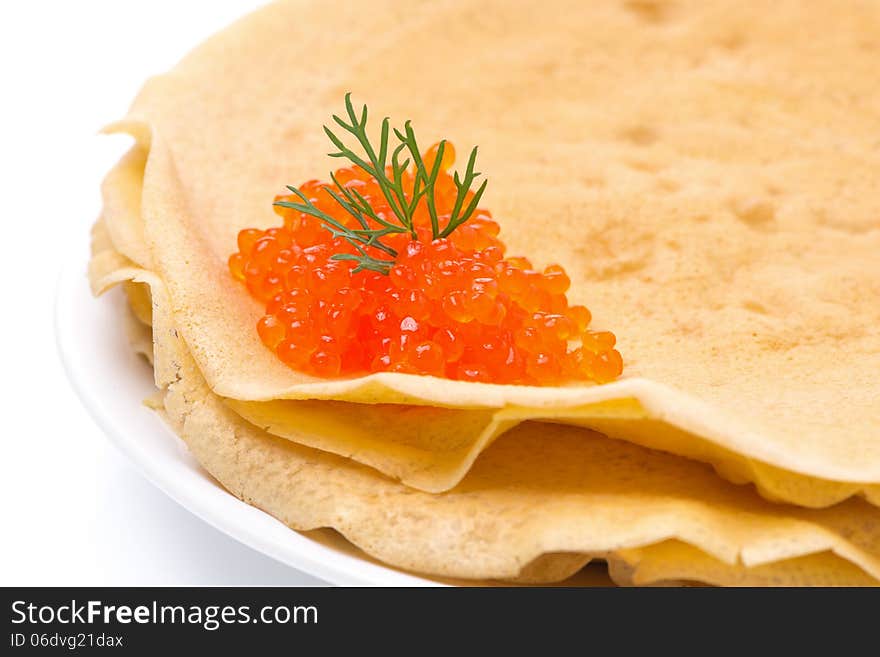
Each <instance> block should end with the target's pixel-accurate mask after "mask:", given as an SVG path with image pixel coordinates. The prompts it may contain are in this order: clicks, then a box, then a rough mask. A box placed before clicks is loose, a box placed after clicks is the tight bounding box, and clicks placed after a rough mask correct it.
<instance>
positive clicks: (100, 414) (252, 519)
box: [55, 261, 440, 586]
mask: <svg viewBox="0 0 880 657" xmlns="http://www.w3.org/2000/svg"><path fill="white" fill-rule="evenodd" d="M85 270H86V266H85V264H84V263H83V262H81V261H76V262H73V263H71V264H70V265H69V266H68V267H66V268H65V270H64V272H63V273H62V277H61V281H60V282H59V286H58V298H57V302H56V317H55V321H56V333H57V336H58V346H59V349H60V351H61V358H62V360H63V362H64V366H65V369H66V370H67V374H68V376H69V377H70V380H71V382H72V383H73V387H74V389H75V390H76V392H77V394H78V395H79V397H80V399H82V401H83V404H85V406H86V408H87V409H88V411H89V412H90V413H91V415H92V417H93V418H94V419H95V421H96V422H97V423H98V425H99V426H100V427H101V428H102V429H103V430H104V432H105V433H106V434H107V436H108V437H109V438H110V440H111V441H112V442H113V444H114V445H116V447H117V448H118V449H120V450H121V451H122V452H123V453H124V454H125V455H126V456H128V458H129V459H131V461H133V462H134V464H135V465H136V467H137V468H138V469H139V470H140V471H141V472H142V473H143V474H144V476H145V477H146V478H147V479H148V480H150V481H151V482H152V483H153V484H154V485H156V486H157V487H158V488H159V489H160V490H162V491H164V492H165V493H166V494H167V495H168V496H169V497H171V498H172V499H173V500H175V501H176V502H177V503H178V504H180V505H181V506H183V507H184V508H186V509H188V510H189V511H190V512H192V513H194V514H195V515H196V516H198V517H199V518H201V519H202V520H204V521H205V522H207V523H208V524H210V525H212V526H214V527H216V528H217V529H218V530H220V531H222V532H224V533H225V534H228V535H229V536H231V537H233V538H235V539H236V540H238V541H240V542H241V543H244V544H245V545H247V546H249V547H251V548H253V549H254V550H257V551H258V552H262V553H263V554H266V555H268V556H270V557H272V558H274V559H277V560H278V561H280V562H282V563H285V564H288V565H290V566H293V567H294V568H297V569H298V570H301V571H303V572H305V573H308V574H310V575H314V576H315V577H318V578H319V579H322V580H324V581H327V582H330V583H332V584H339V585H346V586H365V585H366V586H369V585H381V586H438V585H440V584H439V583H438V582H435V581H432V580H429V579H424V578H421V577H416V576H414V575H409V574H407V573H403V572H400V571H398V570H394V569H392V568H388V567H385V566H382V565H381V564H378V563H376V562H373V561H370V560H368V557H366V556H361V555H359V553H358V552H357V551H356V550H355V549H353V548H352V547H351V546H349V545H348V544H347V543H346V542H345V541H343V540H334V539H333V535H332V534H330V533H321V532H317V533H312V532H309V535H308V536H307V535H303V534H300V533H297V532H295V531H292V530H291V529H289V528H288V527H286V526H285V525H284V524H282V523H281V522H279V521H278V520H276V519H275V518H273V517H272V516H270V515H268V514H266V513H263V512H262V511H260V510H259V509H256V508H254V507H252V506H249V505H247V504H245V503H244V502H242V501H240V500H239V499H238V498H236V497H235V496H233V495H231V494H230V493H228V492H227V491H226V490H225V489H223V488H222V487H221V486H220V485H219V484H218V483H217V482H216V481H215V480H214V479H212V478H211V476H210V475H208V474H207V473H206V472H205V471H204V470H203V469H202V468H201V466H200V465H199V464H198V463H197V462H196V460H195V459H194V458H193V457H192V456H191V455H190V454H189V452H188V451H187V449H186V446H185V445H184V444H183V442H182V441H181V440H180V439H179V438H178V437H177V436H176V435H175V434H174V432H172V431H171V430H170V429H169V428H168V427H167V426H166V425H165V424H164V422H163V421H162V420H161V419H160V418H159V416H157V415H156V414H155V413H154V412H153V411H151V410H149V409H148V408H146V407H145V406H144V405H143V404H142V403H141V402H142V400H143V399H144V398H146V397H148V396H149V395H151V394H152V393H154V392H155V387H154V386H153V379H152V370H151V369H150V368H149V366H147V364H146V363H145V362H144V361H143V359H142V358H141V357H140V356H137V355H136V354H134V353H133V351H132V349H131V347H130V346H129V344H128V338H127V337H126V335H125V330H124V326H123V322H122V312H123V310H124V304H125V299H124V295H122V294H121V291H120V290H113V291H111V292H110V293H108V294H106V295H104V296H103V297H102V298H100V299H94V298H93V297H92V295H91V293H90V292H89V289H88V284H87V281H86V276H85ZM312 534H314V536H315V537H316V538H313V537H311V536H312ZM319 539H320V540H319Z"/></svg>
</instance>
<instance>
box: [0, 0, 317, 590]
mask: <svg viewBox="0 0 880 657" xmlns="http://www.w3.org/2000/svg"><path fill="white" fill-rule="evenodd" d="M259 4H260V3H258V2H255V1H254V0H212V2H200V1H197V0H176V1H168V0H150V1H149V2H146V1H141V0H115V1H111V0H106V1H99V0H80V1H79V2H68V1H63V0H58V1H56V2H45V1H42V2H41V1H36V0H27V1H25V2H11V1H3V2H0V93H2V97H0V195H2V197H0V198H2V202H0V208H2V215H3V216H2V220H0V221H2V223H0V281H2V282H0V285H2V288H0V289H2V296H0V302H2V310H0V327H2V329H0V330H2V333H0V336H2V339H0V358H2V360H0V368H2V369H0V386H2V401H3V404H2V412H0V440H2V452H0V510H2V516H0V521H2V524H0V585H162V584H168V585H174V584H218V585H220V584H318V583H320V582H318V580H315V579H314V578H312V577H309V576H307V575H304V574H302V573H298V572H297V571H294V570H292V569H290V568H288V567H286V566H282V565H281V564H279V563H276V562H274V561H272V560H270V559H268V558H267V557H264V556H262V555H259V554H257V553H256V552H253V551H251V550H250V549H249V548H246V547H244V546H242V545H240V544H238V543H236V542H235V541H233V540H232V539H230V538H227V537H226V536H225V535H223V534H220V533H219V532H217V531H216V530H214V529H212V528H211V527H209V526H208V525H206V524H204V523H203V522H202V521H200V520H198V519H196V518H195V517H194V516H191V515H190V514H189V513H188V512H187V511H185V510H183V509H182V508H180V507H178V506H177V505H176V504H175V503H174V502H172V501H171V500H170V499H168V498H166V497H165V496H164V494H163V493H161V492H159V491H158V490H156V489H154V488H153V487H152V485H151V484H149V483H147V482H146V481H145V480H144V479H142V478H141V476H140V475H139V474H138V473H137V472H136V471H135V470H134V468H133V467H132V466H130V465H129V464H128V463H127V462H126V461H125V460H124V459H123V457H122V456H120V455H118V454H117V453H116V452H115V451H113V449H112V448H111V447H110V445H109V443H108V442H107V440H106V439H105V438H104V436H103V435H102V434H101V432H100V430H99V429H98V428H97V427H96V426H95V424H94V423H93V422H92V421H91V419H90V418H89V417H88V415H87V414H86V412H85V410H84V409H83V408H82V407H81V406H80V404H79V401H78V400H77V398H76V396H75V395H74V393H73V392H72V390H71V388H70V386H69V385H68V382H67V380H66V378H65V375H64V373H63V371H62V368H61V365H60V362H59V360H58V356H57V349H56V346H55V336H54V328H53V302H54V296H55V287H56V284H57V280H58V275H59V271H60V269H61V266H62V264H63V263H64V262H65V261H69V260H70V259H71V258H74V257H78V258H79V259H80V261H82V262H83V263H85V260H86V253H87V248H88V239H87V236H88V230H89V226H90V225H91V223H92V222H93V220H94V219H95V218H96V217H97V215H98V212H99V210H100V196H99V185H100V181H101V178H102V177H103V174H104V172H105V171H106V170H107V169H108V168H109V167H110V166H112V164H113V163H114V162H115V161H116V160H117V159H118V158H119V157H120V156H121V154H122V153H123V152H124V151H125V150H126V148H127V145H128V140H127V139H126V138H124V137H122V136H115V137H103V136H98V135H97V132H98V130H99V129H100V128H101V127H102V126H103V125H104V124H106V123H109V122H110V121H113V120H115V119H118V118H120V117H121V116H122V115H124V113H125V111H126V109H127V107H128V104H129V102H130V101H131V100H132V98H133V97H134V95H135V94H136V93H137V91H138V89H139V87H140V85H141V83H142V82H143V81H144V80H145V79H146V78H147V77H149V76H150V75H153V74H156V73H161V72H163V71H164V70H166V69H168V68H170V67H171V66H173V65H174V63H175V62H176V61H177V60H178V59H179V58H180V57H181V56H183V55H184V54H185V53H186V52H187V51H188V50H189V49H191V48H192V47H194V46H195V45H197V44H198V43H199V42H200V41H202V40H203V39H204V38H206V37H207V36H209V35H210V34H212V33H213V32H215V31H216V30H218V29H220V28H222V27H223V26H225V25H227V24H228V23H230V22H232V21H233V20H235V19H236V18H237V17H239V16H241V15H243V14H245V13H247V12H249V11H250V10H252V9H253V8H255V7H256V6H258V5H259ZM85 284H86V282H85V277H84V273H83V285H85ZM83 312H84V313H85V312H88V308H83Z"/></svg>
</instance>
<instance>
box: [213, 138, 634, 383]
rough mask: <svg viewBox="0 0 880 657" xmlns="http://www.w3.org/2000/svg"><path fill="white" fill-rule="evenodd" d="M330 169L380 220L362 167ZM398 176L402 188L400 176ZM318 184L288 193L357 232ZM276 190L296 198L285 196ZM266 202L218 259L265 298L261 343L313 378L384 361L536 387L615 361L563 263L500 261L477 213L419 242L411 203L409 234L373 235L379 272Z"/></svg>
mask: <svg viewBox="0 0 880 657" xmlns="http://www.w3.org/2000/svg"><path fill="white" fill-rule="evenodd" d="M436 152H437V147H436V146H434V147H432V148H431V149H430V150H429V151H428V152H427V153H426V155H425V162H426V163H427V165H428V167H429V168H430V166H431V163H432V162H433V160H434V156H435V155H436ZM453 159H454V150H453V148H452V146H451V144H448V143H447V146H446V152H445V154H444V157H443V162H442V165H441V168H442V170H443V171H442V172H441V173H440V176H439V178H438V180H437V183H436V186H435V204H436V210H437V214H438V215H439V216H440V217H441V220H442V221H441V225H442V224H444V223H445V219H446V218H448V216H449V214H450V213H451V212H452V204H453V203H454V201H455V194H456V189H455V186H454V183H453V180H452V176H451V175H450V174H449V173H447V172H446V171H447V170H448V169H449V167H450V166H451V164H452V160H453ZM336 178H337V180H338V181H339V182H340V184H342V185H344V186H346V187H348V188H351V189H356V190H357V191H358V192H359V193H360V194H361V195H362V196H363V197H364V198H365V199H367V200H368V201H369V202H370V205H371V207H372V208H373V209H374V210H375V211H376V213H377V214H378V213H385V216H391V209H390V208H389V207H388V205H387V203H386V201H385V198H384V196H383V195H382V192H381V190H380V189H379V187H378V185H377V183H376V181H375V180H374V179H373V178H372V177H370V176H369V175H368V174H366V173H365V172H364V171H363V170H361V169H359V168H357V167H355V168H343V169H339V170H338V171H337V172H336ZM408 184H409V185H410V187H409V188H410V189H411V185H412V179H411V178H410V180H409V181H408ZM324 186H325V183H321V182H318V181H309V182H307V183H305V184H304V185H303V186H302V187H300V190H301V191H302V192H303V193H305V194H306V195H307V196H308V197H309V199H310V201H311V202H312V203H314V204H315V206H317V207H318V208H319V209H320V210H322V211H323V212H326V213H327V214H329V215H331V216H332V217H333V218H335V219H336V220H337V221H339V222H340V223H342V224H344V225H345V226H349V227H353V228H357V227H358V226H357V225H356V222H355V220H354V218H353V217H352V216H351V215H350V214H348V213H347V212H345V211H344V210H343V209H342V208H341V207H340V206H339V205H338V204H337V203H336V202H335V201H334V200H333V199H332V198H331V196H330V195H329V194H328V193H327V192H326V190H324ZM276 200H290V201H294V202H298V201H299V199H298V198H297V197H295V196H293V195H284V196H279V197H277V198H276ZM469 201H470V198H467V199H466V202H469ZM275 211H276V212H277V213H278V214H279V215H280V216H281V217H282V218H283V219H284V224H283V225H281V226H278V227H274V228H269V229H267V230H259V229H255V228H248V229H245V230H242V231H241V232H240V233H239V235H238V251H237V252H236V253H234V254H233V255H232V256H231V257H230V258H229V269H230V271H231V273H232V275H233V276H234V277H235V278H236V279H238V280H239V281H241V282H243V283H244V284H245V285H246V286H247V289H248V291H249V292H250V293H251V295H252V296H253V297H254V298H256V299H257V300H258V301H260V302H261V303H264V304H266V314H265V316H264V317H262V318H261V319H260V321H259V322H258V323H257V332H258V333H259V336H260V339H261V340H262V341H263V343H264V344H265V345H266V346H267V347H268V348H269V349H271V350H273V351H274V352H275V353H276V354H277V356H278V357H279V358H280V359H281V360H282V361H283V362H285V363H286V364H288V365H289V366H291V367H293V368H295V369H297V370H300V371H303V372H306V373H308V374H311V375H314V376H319V377H337V376H350V375H357V374H363V373H367V372H382V371H388V372H407V373H412V374H427V375H433V376H439V377H446V378H450V379H459V380H464V381H485V382H492V383H518V384H536V385H546V384H556V383H563V382H567V381H574V380H583V379H589V380H592V381H596V382H599V383H604V382H607V381H611V380H613V379H615V378H616V377H617V376H619V375H620V373H621V371H622V368H623V361H622V360H621V356H620V353H619V352H618V351H617V350H616V349H614V345H615V337H614V334H613V333H609V332H605V331H599V332H596V331H592V330H590V328H589V325H590V320H591V315H590V311H589V310H588V309H587V308H585V307H584V306H570V305H569V303H568V299H567V298H566V295H565V293H566V291H567V290H568V288H569V285H570V280H569V277H568V275H567V274H566V273H565V270H564V269H563V268H562V267H560V266H559V265H550V266H548V267H546V268H545V269H544V270H543V271H540V270H538V269H536V268H534V267H533V266H532V264H531V263H530V262H529V261H528V260H527V259H526V258H521V257H505V255H504V253H505V246H504V243H503V242H502V241H501V240H500V239H499V238H498V234H499V226H498V224H497V223H496V222H495V221H493V220H492V217H491V215H490V214H489V212H487V211H485V210H479V209H478V210H477V211H476V212H475V213H474V215H473V216H472V217H471V218H470V219H468V220H467V221H466V222H465V223H464V224H462V225H461V226H459V227H458V228H457V229H456V230H455V231H453V232H452V233H451V234H450V235H449V237H447V238H441V239H436V240H432V239H431V237H432V232H431V226H430V218H429V214H428V211H427V208H426V207H425V203H424V201H422V202H421V203H420V205H419V206H418V208H417V210H416V213H415V217H414V225H415V226H416V233H417V239H413V237H412V235H411V234H409V233H397V234H391V235H388V236H386V237H384V238H383V242H384V243H385V244H387V245H388V246H391V247H393V248H394V249H395V250H396V251H397V254H398V255H397V257H396V258H395V263H394V265H393V266H392V267H391V269H390V271H389V272H388V274H387V275H385V274H383V273H379V272H376V271H371V270H362V271H359V272H356V273H355V272H353V271H352V270H353V269H354V268H355V263H354V262H351V261H345V260H333V259H331V256H332V255H334V254H338V253H354V250H353V248H352V247H351V246H350V245H349V243H348V242H346V241H345V240H344V239H341V238H338V237H336V238H335V237H334V236H333V235H332V234H331V233H330V231H328V230H326V229H325V228H324V227H323V224H322V222H321V220H320V219H317V218H315V217H313V216H310V215H307V214H303V213H300V212H298V211H296V210H293V209H289V208H283V207H278V206H275ZM379 255H383V254H379Z"/></svg>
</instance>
